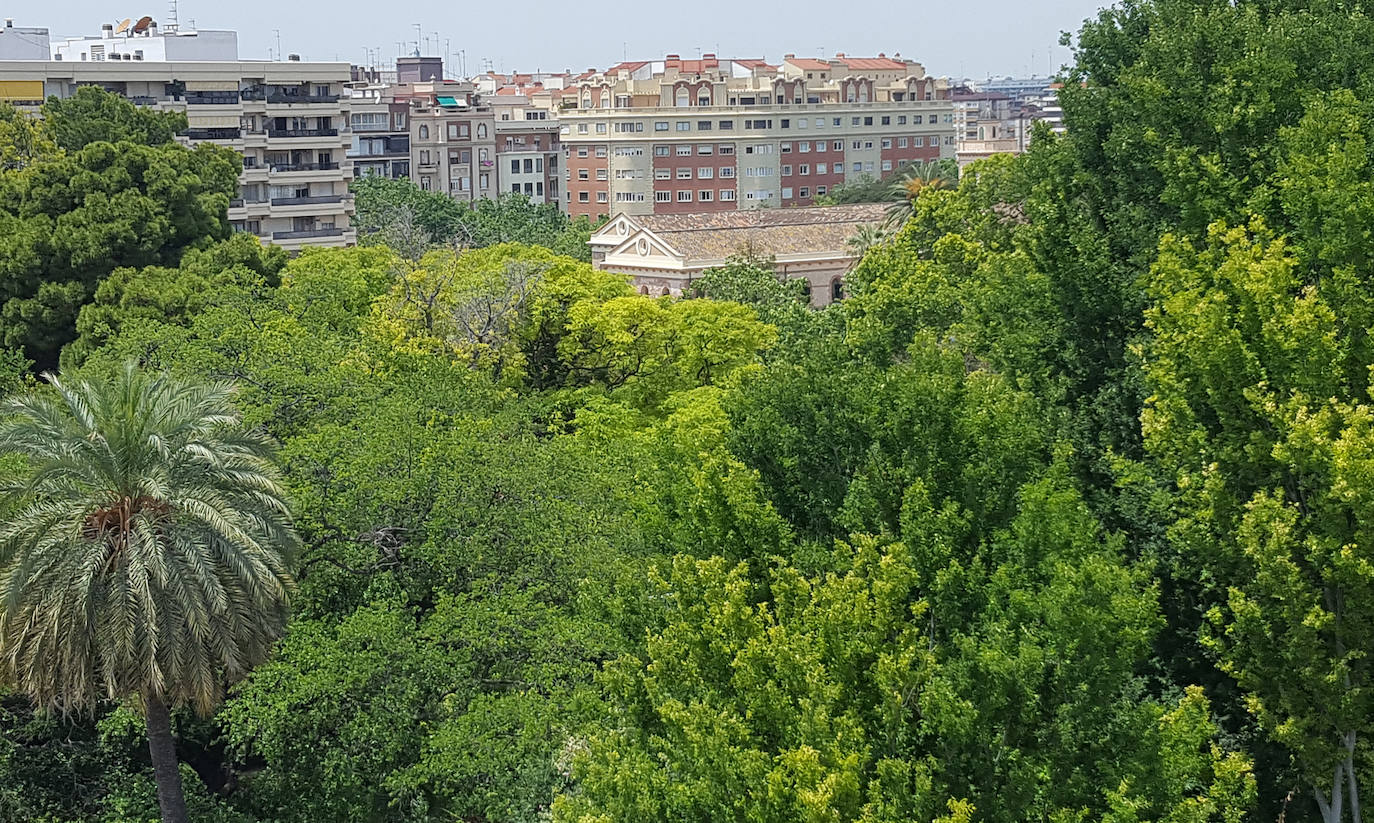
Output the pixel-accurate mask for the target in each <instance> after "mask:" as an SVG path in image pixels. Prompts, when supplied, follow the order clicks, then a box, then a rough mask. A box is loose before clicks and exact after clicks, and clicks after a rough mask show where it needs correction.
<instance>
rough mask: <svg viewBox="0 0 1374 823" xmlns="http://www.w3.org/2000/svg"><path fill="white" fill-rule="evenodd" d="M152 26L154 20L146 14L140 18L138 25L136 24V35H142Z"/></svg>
mask: <svg viewBox="0 0 1374 823" xmlns="http://www.w3.org/2000/svg"><path fill="white" fill-rule="evenodd" d="M152 24H153V18H151V17H149V16H148V15H146V14H145V15H144V16H142V17H140V18H138V22H137V23H134V34H142V33H143V32H145V31H147V30H148V27H149V26H151V25H152Z"/></svg>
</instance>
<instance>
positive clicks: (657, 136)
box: [558, 54, 954, 218]
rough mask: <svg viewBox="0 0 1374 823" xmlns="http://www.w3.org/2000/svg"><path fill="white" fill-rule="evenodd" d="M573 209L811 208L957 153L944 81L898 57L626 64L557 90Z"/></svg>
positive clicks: (600, 212)
mask: <svg viewBox="0 0 1374 823" xmlns="http://www.w3.org/2000/svg"><path fill="white" fill-rule="evenodd" d="M559 108H560V110H559V113H558V118H559V122H560V124H561V127H562V129H561V130H562V141H563V148H564V152H565V155H566V168H567V171H566V176H567V183H566V192H565V195H564V198H565V199H564V203H565V206H566V209H567V211H568V212H569V213H570V214H572V215H575V216H576V215H587V216H589V217H592V218H599V217H602V216H609V215H611V214H615V213H625V214H631V215H646V214H685V213H696V212H713V211H731V210H736V209H746V208H759V207H794V206H807V205H811V204H812V203H814V202H815V199H816V198H817V197H820V196H823V195H825V194H826V193H827V192H828V191H829V190H830V189H831V188H833V187H834V186H836V185H838V184H840V183H842V182H844V181H845V180H853V179H855V178H858V177H861V176H864V175H867V176H870V177H882V176H883V175H886V174H889V173H891V172H892V171H894V170H896V169H897V168H899V167H900V166H901V165H903V164H904V163H908V162H911V161H915V160H934V159H938V158H941V157H951V156H953V152H954V124H953V107H952V104H951V101H950V94H949V88H948V86H947V84H946V83H945V81H943V80H937V79H936V78H932V77H927V76H926V74H925V70H924V68H922V66H921V65H920V64H919V63H916V62H913V61H909V60H903V59H901V58H900V57H899V56H897V55H894V56H893V57H890V58H889V57H886V56H885V55H879V56H878V57H876V58H849V57H846V56H845V55H843V54H840V55H836V56H835V58H833V59H831V60H814V59H808V58H798V57H796V56H794V55H787V57H786V58H785V59H784V60H783V62H782V64H781V65H776V66H775V65H770V64H768V63H765V62H764V61H762V60H720V59H717V58H716V56H715V55H713V54H706V55H703V56H702V58H701V59H699V60H683V59H681V58H680V57H679V56H678V55H671V54H670V55H668V57H667V58H666V59H665V60H662V61H652V62H629V63H620V64H618V65H616V66H613V67H612V68H610V69H608V70H606V71H604V72H597V71H588V72H586V73H584V74H582V75H579V76H577V77H576V78H573V79H572V81H571V82H570V83H569V85H568V87H567V88H566V89H565V90H564V91H563V93H562V94H561V95H560V106H559Z"/></svg>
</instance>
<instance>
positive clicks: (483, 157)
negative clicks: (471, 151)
mask: <svg viewBox="0 0 1374 823" xmlns="http://www.w3.org/2000/svg"><path fill="white" fill-rule="evenodd" d="M489 159H491V158H489V157H488V156H487V150H486V149H478V150H477V162H479V163H485V162H487V161H488V160H489Z"/></svg>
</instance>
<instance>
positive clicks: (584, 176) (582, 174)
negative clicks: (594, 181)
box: [577, 169, 592, 180]
mask: <svg viewBox="0 0 1374 823" xmlns="http://www.w3.org/2000/svg"><path fill="white" fill-rule="evenodd" d="M591 177H592V175H591V172H589V171H587V170H586V169H578V170H577V179H578V180H590V179H591Z"/></svg>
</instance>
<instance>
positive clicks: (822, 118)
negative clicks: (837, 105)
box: [816, 117, 825, 129]
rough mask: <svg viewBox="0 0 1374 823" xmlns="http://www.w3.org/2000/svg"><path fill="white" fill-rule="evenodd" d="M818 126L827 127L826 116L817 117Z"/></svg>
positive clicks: (820, 127) (819, 127)
mask: <svg viewBox="0 0 1374 823" xmlns="http://www.w3.org/2000/svg"><path fill="white" fill-rule="evenodd" d="M816 128H818V129H823V128H825V118H824V117H817V118H816Z"/></svg>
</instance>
